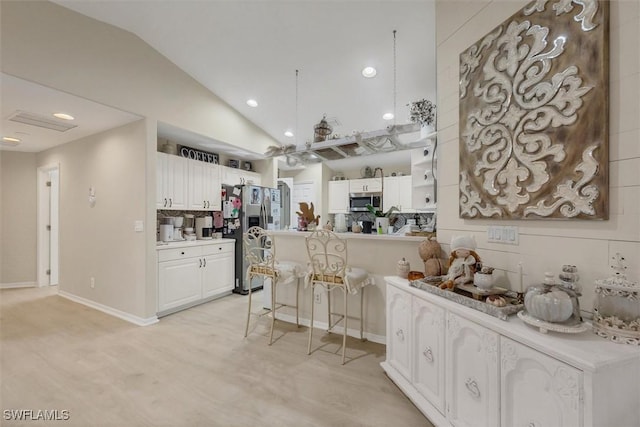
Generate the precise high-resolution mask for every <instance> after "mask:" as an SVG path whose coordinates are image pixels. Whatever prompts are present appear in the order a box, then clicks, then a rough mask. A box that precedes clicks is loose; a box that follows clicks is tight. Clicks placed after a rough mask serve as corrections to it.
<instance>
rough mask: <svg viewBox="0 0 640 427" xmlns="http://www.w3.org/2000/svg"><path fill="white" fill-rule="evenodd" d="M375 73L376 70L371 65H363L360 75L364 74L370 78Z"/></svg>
mask: <svg viewBox="0 0 640 427" xmlns="http://www.w3.org/2000/svg"><path fill="white" fill-rule="evenodd" d="M376 74H378V72H377V71H376V69H375V68H373V67H364V68H363V69H362V75H363V76H365V77H366V78H368V79H371V78H373V77H375V76H376Z"/></svg>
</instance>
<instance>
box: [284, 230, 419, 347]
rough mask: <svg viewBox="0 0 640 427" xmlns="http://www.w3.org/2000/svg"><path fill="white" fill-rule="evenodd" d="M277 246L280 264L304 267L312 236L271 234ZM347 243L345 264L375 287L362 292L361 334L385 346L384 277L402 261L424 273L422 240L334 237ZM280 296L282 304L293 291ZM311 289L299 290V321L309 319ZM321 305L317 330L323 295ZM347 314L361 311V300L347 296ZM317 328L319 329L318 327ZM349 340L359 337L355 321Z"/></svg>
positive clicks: (322, 319) (319, 320) (322, 320)
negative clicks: (358, 270) (362, 271)
mask: <svg viewBox="0 0 640 427" xmlns="http://www.w3.org/2000/svg"><path fill="white" fill-rule="evenodd" d="M271 233H272V234H273V236H274V239H275V243H276V248H277V249H276V258H277V259H279V260H289V261H296V262H299V263H302V264H303V265H306V264H307V262H308V255H307V249H306V244H305V237H307V236H308V235H310V234H311V232H304V231H272V232H271ZM336 234H337V235H338V236H339V237H340V238H342V239H345V240H346V242H347V263H348V264H349V265H350V266H353V267H360V268H363V269H365V270H367V271H368V272H369V274H370V275H371V277H373V279H374V280H375V284H373V285H370V286H367V287H366V288H365V291H364V322H365V324H364V334H365V337H366V338H367V339H369V340H371V341H375V342H380V343H384V342H385V329H386V323H385V322H386V320H385V314H384V313H385V300H386V299H385V282H384V277H385V276H387V275H395V274H396V266H397V262H398V260H401V259H402V258H405V259H406V260H407V261H409V263H410V264H411V269H412V270H417V271H424V265H423V262H422V259H421V258H420V256H419V254H418V246H419V245H420V242H422V241H423V240H425V237H421V236H395V235H387V234H382V235H378V234H362V233H336ZM278 292H281V293H282V294H283V301H287V300H292V299H293V298H295V297H294V294H293V289H292V287H283V288H282V290H279V291H278ZM310 292H311V290H310V288H307V287H303V286H301V290H300V301H301V304H300V307H301V312H300V317H301V318H302V319H309V318H310V317H311V311H310V309H311V301H312V298H311V295H310ZM320 292H321V293H322V294H321V296H320V304H318V306H316V307H315V313H316V314H315V322H316V326H318V325H319V324H320V325H322V324H325V323H326V321H327V318H326V315H327V310H326V297H325V295H324V293H323V292H322V291H320ZM349 307H350V308H349V311H350V312H351V310H353V312H357V311H358V309H359V307H360V296H358V295H351V296H349ZM318 327H320V326H318ZM349 329H350V333H349V335H351V336H359V325H358V323H357V322H356V321H354V322H351V323H350V324H349Z"/></svg>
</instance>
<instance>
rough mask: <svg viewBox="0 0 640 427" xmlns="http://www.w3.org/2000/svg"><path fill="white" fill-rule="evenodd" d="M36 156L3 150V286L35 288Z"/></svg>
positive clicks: (0, 236)
mask: <svg viewBox="0 0 640 427" xmlns="http://www.w3.org/2000/svg"><path fill="white" fill-rule="evenodd" d="M36 179H37V174H36V155H35V154H34V153H19V152H13V151H0V199H1V202H0V206H1V207H2V209H1V210H0V246H1V249H0V287H2V286H17V285H30V286H32V285H35V283H36V280H37V277H36V276H37V272H36V262H37V261H36V254H37V252H36V248H37V241H36V205H37V195H36Z"/></svg>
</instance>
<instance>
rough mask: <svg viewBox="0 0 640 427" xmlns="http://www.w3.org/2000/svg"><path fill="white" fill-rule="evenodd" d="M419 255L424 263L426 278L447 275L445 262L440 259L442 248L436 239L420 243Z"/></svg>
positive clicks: (432, 238)
mask: <svg viewBox="0 0 640 427" xmlns="http://www.w3.org/2000/svg"><path fill="white" fill-rule="evenodd" d="M418 253H419V254H420V258H422V261H424V274H425V276H441V275H443V274H444V273H445V266H444V262H442V260H441V259H440V254H441V253H442V248H441V247H440V243H438V241H437V240H436V238H435V237H431V238H429V239H425V240H423V241H422V242H420V246H419V247H418Z"/></svg>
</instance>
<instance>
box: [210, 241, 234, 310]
mask: <svg viewBox="0 0 640 427" xmlns="http://www.w3.org/2000/svg"><path fill="white" fill-rule="evenodd" d="M204 249H205V251H203V252H204V253H203V258H202V259H203V262H204V266H203V268H202V297H203V298H210V297H214V296H217V295H221V294H224V293H226V292H229V291H231V290H233V286H234V282H235V274H234V271H235V266H234V252H233V245H217V246H206V247H204ZM207 249H209V250H208V251H207Z"/></svg>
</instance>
